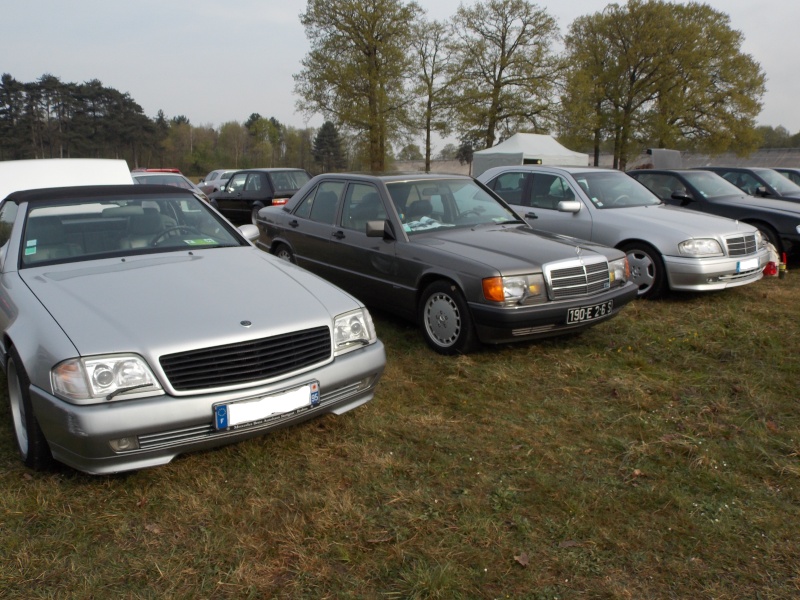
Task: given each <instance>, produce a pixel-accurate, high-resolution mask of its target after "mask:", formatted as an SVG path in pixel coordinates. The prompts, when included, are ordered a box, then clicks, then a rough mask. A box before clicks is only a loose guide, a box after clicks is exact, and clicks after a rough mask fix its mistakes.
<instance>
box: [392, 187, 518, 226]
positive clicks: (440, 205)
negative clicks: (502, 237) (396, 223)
mask: <svg viewBox="0 0 800 600" xmlns="http://www.w3.org/2000/svg"><path fill="white" fill-rule="evenodd" d="M386 187H387V189H388V190H389V194H390V195H391V197H392V202H393V203H394V205H395V208H396V209H397V213H398V214H399V215H400V220H401V221H402V223H403V229H404V230H405V231H406V232H407V233H408V234H409V235H414V234H416V233H421V232H425V231H430V230H432V229H440V228H442V227H473V226H475V225H484V224H500V223H517V222H520V219H519V217H517V215H516V214H514V212H513V211H511V210H509V209H508V208H506V207H505V206H503V205H502V204H501V203H500V202H498V200H497V199H496V198H494V197H493V196H492V195H490V194H489V193H487V192H486V191H485V190H484V189H483V188H482V187H480V186H479V185H478V184H476V183H475V182H474V181H472V180H471V179H415V180H411V181H398V182H393V183H387V184H386Z"/></svg>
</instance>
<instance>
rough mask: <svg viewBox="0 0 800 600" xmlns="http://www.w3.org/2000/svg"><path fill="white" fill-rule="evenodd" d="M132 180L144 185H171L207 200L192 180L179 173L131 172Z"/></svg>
mask: <svg viewBox="0 0 800 600" xmlns="http://www.w3.org/2000/svg"><path fill="white" fill-rule="evenodd" d="M131 175H133V182H134V183H138V184H144V185H171V186H174V187H177V188H181V189H183V190H188V191H190V192H193V193H195V194H197V195H198V196H199V197H200V199H201V200H203V201H205V202H208V196H206V194H205V193H204V192H203V190H201V189H200V188H199V187H197V186H196V185H195V184H194V182H193V181H192V180H191V179H189V178H188V177H186V176H185V175H181V174H180V173H171V172H164V171H147V172H136V171H133V172H131Z"/></svg>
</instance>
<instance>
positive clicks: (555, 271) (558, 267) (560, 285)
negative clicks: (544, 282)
mask: <svg viewBox="0 0 800 600" xmlns="http://www.w3.org/2000/svg"><path fill="white" fill-rule="evenodd" d="M545 275H546V277H547V279H548V284H549V286H550V291H551V294H552V298H553V300H563V299H564V298H574V297H577V296H592V295H594V294H599V293H600V292H603V291H605V290H607V289H608V288H609V281H608V263H607V262H606V261H605V260H602V259H601V260H599V261H598V260H595V261H594V262H588V261H586V260H584V261H580V260H574V261H568V262H564V263H555V264H551V265H546V266H545Z"/></svg>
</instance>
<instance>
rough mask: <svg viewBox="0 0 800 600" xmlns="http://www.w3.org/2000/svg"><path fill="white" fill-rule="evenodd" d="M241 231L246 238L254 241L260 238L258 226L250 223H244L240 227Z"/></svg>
mask: <svg viewBox="0 0 800 600" xmlns="http://www.w3.org/2000/svg"><path fill="white" fill-rule="evenodd" d="M239 233H241V234H242V235H243V236H244V237H245V238H246V239H248V240H250V241H251V242H254V241H255V240H257V239H258V235H259V233H258V227H256V226H255V225H252V224H250V223H248V224H247V225H242V226H241V227H239Z"/></svg>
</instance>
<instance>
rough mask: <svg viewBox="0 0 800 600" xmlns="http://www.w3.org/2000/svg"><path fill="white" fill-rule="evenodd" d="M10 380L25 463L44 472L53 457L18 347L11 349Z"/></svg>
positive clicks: (13, 417) (16, 433)
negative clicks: (35, 412)
mask: <svg viewBox="0 0 800 600" xmlns="http://www.w3.org/2000/svg"><path fill="white" fill-rule="evenodd" d="M6 381H7V383H8V402H9V406H10V408H11V421H12V424H13V426H14V437H15V438H16V440H17V448H18V449H19V454H20V457H21V458H22V462H24V463H25V465H26V466H28V467H30V468H31V469H36V470H37V471H43V470H45V469H47V468H48V467H49V466H50V465H51V464H52V462H53V457H52V455H51V454H50V447H49V446H48V445H47V440H46V439H45V437H44V433H42V429H41V427H39V422H38V421H37V420H36V417H35V416H34V414H33V406H32V405H31V398H30V391H29V390H30V380H29V379H28V374H27V373H26V372H25V369H24V368H23V366H22V361H21V360H20V358H19V355H18V354H17V352H16V350H15V349H14V348H11V352H10V354H9V357H8V365H7V367H6Z"/></svg>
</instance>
